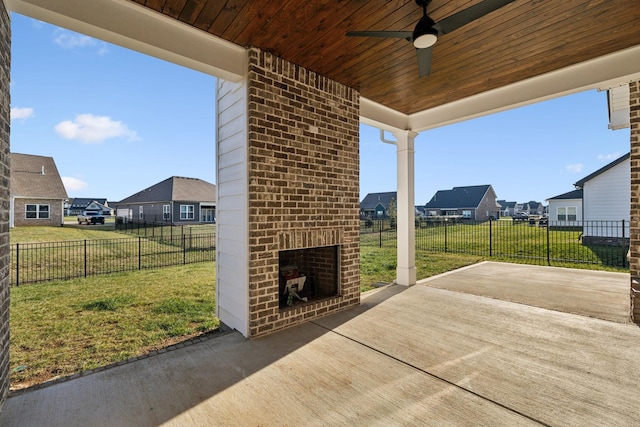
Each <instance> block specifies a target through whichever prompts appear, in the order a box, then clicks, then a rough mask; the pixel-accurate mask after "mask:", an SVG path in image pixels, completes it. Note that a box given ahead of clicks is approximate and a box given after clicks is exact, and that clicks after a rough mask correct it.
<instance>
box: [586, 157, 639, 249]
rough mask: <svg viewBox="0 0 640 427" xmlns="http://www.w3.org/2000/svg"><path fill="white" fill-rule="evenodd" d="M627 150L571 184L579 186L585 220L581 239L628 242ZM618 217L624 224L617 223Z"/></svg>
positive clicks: (629, 191) (629, 171) (629, 183)
mask: <svg viewBox="0 0 640 427" xmlns="http://www.w3.org/2000/svg"><path fill="white" fill-rule="evenodd" d="M629 157H630V153H627V154H625V155H624V156H622V157H620V158H618V159H616V160H614V161H613V162H611V163H609V164H608V165H606V166H604V167H602V168H600V169H598V170H597V171H595V172H593V173H592V174H590V175H587V176H586V177H584V178H582V179H581V180H579V181H577V182H576V183H575V184H574V185H575V186H576V188H577V189H582V215H583V219H584V221H585V224H584V228H583V232H582V234H583V235H582V241H583V243H585V244H587V243H589V244H591V243H609V244H611V243H618V242H619V241H620V239H621V238H623V237H624V239H625V240H626V241H627V242H628V239H629V219H630V210H631V161H630V160H629ZM622 221H624V222H625V227H624V228H623V227H622V226H621V224H622Z"/></svg>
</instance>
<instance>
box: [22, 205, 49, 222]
mask: <svg viewBox="0 0 640 427" xmlns="http://www.w3.org/2000/svg"><path fill="white" fill-rule="evenodd" d="M25 217H26V218H27V219H49V205H26V215H25Z"/></svg>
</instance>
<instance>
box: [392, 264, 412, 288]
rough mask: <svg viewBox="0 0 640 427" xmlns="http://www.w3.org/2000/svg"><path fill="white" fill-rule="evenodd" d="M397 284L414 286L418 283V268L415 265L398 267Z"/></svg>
mask: <svg viewBox="0 0 640 427" xmlns="http://www.w3.org/2000/svg"><path fill="white" fill-rule="evenodd" d="M395 283H396V284H397V285H402V286H412V285H415V284H416V268H415V267H398V268H397V269H396V281H395Z"/></svg>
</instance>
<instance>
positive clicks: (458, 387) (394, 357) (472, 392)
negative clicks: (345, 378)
mask: <svg viewBox="0 0 640 427" xmlns="http://www.w3.org/2000/svg"><path fill="white" fill-rule="evenodd" d="M309 323H311V324H313V325H316V326H318V327H320V328H322V329H324V330H326V331H327V332H330V333H333V334H335V335H337V336H339V337H341V338H344V339H347V340H349V341H351V342H353V343H355V344H358V345H361V346H363V347H365V348H366V349H368V350H371V351H373V352H376V353H377V354H380V355H382V356H384V357H387V358H389V359H391V360H393V361H395V362H397V363H400V364H402V365H404V366H406V367H409V368H411V369H413V370H415V371H417V372H420V373H422V374H424V375H427V376H429V377H431V378H433V379H435V380H437V381H441V382H443V383H445V384H447V385H449V386H452V387H454V388H456V389H458V390H460V391H462V392H463V393H469V394H471V395H473V396H475V397H477V398H479V399H481V400H484V401H485V402H488V403H490V404H493V405H496V406H498V407H500V408H502V409H504V410H506V411H509V412H511V413H514V414H516V415H519V416H521V417H523V418H526V419H528V420H530V421H533V422H535V423H537V424H540V425H542V426H546V427H551V424H547V423H545V422H544V421H541V420H538V419H536V418H533V417H532V416H531V415H527V414H525V413H523V412H521V411H518V410H517V409H514V408H511V407H509V406H507V405H505V404H503V403H500V402H498V401H496V400H495V399H491V398H489V397H486V396H483V395H482V394H479V393H477V392H474V391H472V390H470V389H468V388H465V387H463V386H461V385H459V384H456V383H455V382H452V381H449V380H447V379H446V378H443V377H441V376H439V375H437V374H434V373H432V372H429V371H428V370H426V369H423V368H420V367H419V366H416V365H415V364H413V363H410V362H408V361H406V360H403V359H401V358H399V357H396V356H394V355H392V354H390V353H388V352H385V351H383V350H380V349H378V348H376V347H373V346H371V345H369V344H366V343H364V342H362V341H359V340H357V339H355V338H353V337H350V336H348V335H346V334H343V333H340V332H338V331H336V330H335V329H333V328H329V327H326V326H324V325H321V324H319V323H316V322H315V321H310V322H309Z"/></svg>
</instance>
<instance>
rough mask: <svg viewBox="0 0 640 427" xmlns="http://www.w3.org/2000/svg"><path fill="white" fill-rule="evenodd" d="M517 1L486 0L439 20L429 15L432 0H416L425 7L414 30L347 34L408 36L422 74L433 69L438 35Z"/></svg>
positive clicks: (384, 36)
mask: <svg viewBox="0 0 640 427" xmlns="http://www.w3.org/2000/svg"><path fill="white" fill-rule="evenodd" d="M513 1H515V0H484V1H481V2H480V3H477V4H475V5H473V6H471V7H468V8H467V9H465V10H461V11H460V12H458V13H454V14H453V15H451V16H447V17H446V18H444V19H442V20H441V21H439V22H434V20H433V19H431V18H429V15H427V6H429V3H431V0H416V4H417V5H418V6H419V7H421V8H422V18H420V21H418V24H417V25H416V27H415V29H414V30H413V31H349V32H348V33H347V36H355V37H381V38H391V39H405V40H407V41H409V42H412V43H413V45H414V46H415V48H416V55H417V56H418V73H419V74H420V77H423V76H428V75H429V74H430V73H431V55H432V47H433V45H434V44H435V43H436V41H437V40H438V36H440V35H442V34H447V33H450V32H452V31H454V30H457V29H458V28H460V27H463V26H465V25H467V24H468V23H470V22H472V21H475V20H476V19H478V18H481V17H483V16H484V15H486V14H488V13H491V12H493V11H494V10H497V9H500V8H501V7H502V6H504V5H506V4H509V3H512V2H513Z"/></svg>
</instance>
